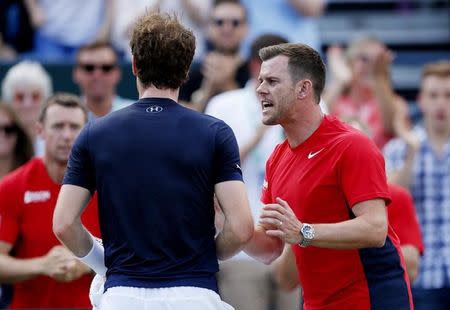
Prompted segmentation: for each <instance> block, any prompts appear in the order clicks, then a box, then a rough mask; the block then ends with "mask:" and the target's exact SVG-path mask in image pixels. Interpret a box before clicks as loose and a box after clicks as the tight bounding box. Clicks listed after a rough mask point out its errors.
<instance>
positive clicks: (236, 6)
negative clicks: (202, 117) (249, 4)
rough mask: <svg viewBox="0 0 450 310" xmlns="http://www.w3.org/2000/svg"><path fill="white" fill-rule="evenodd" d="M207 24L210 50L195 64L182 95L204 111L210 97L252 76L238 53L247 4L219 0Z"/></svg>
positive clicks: (182, 97)
mask: <svg viewBox="0 0 450 310" xmlns="http://www.w3.org/2000/svg"><path fill="white" fill-rule="evenodd" d="M207 27H208V29H207V40H208V42H207V44H208V47H207V52H206V54H205V56H204V57H203V59H202V60H201V61H200V62H194V63H193V64H192V66H191V69H190V71H189V79H188V81H187V82H186V83H185V84H184V85H182V87H181V89H180V97H179V98H180V100H181V101H184V102H188V103H192V104H193V107H194V108H195V109H197V110H199V111H202V112H203V111H204V109H205V106H206V104H207V103H208V101H209V99H210V98H211V97H213V96H215V95H217V94H219V93H221V92H224V91H227V90H232V89H237V88H241V87H243V86H244V85H245V83H247V80H248V79H249V73H248V69H247V64H246V62H245V60H244V59H243V58H242V57H241V55H240V53H239V50H240V47H241V43H242V40H243V39H244V37H245V35H246V33H247V12H246V9H245V7H244V6H242V4H240V2H239V1H238V0H216V1H215V2H214V4H213V8H212V11H211V14H210V16H209V20H208V26H207Z"/></svg>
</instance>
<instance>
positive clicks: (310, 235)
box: [299, 223, 315, 248]
mask: <svg viewBox="0 0 450 310" xmlns="http://www.w3.org/2000/svg"><path fill="white" fill-rule="evenodd" d="M314 234H315V232H314V227H313V226H312V225H311V224H307V223H303V226H302V228H301V229H300V235H301V236H302V241H300V243H299V245H300V246H301V247H302V248H306V247H307V246H308V245H310V244H311V242H312V241H313V239H314Z"/></svg>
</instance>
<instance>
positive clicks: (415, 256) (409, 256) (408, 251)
mask: <svg viewBox="0 0 450 310" xmlns="http://www.w3.org/2000/svg"><path fill="white" fill-rule="evenodd" d="M400 248H401V250H402V254H403V258H404V259H405V265H406V270H407V272H408V277H409V281H410V283H413V282H414V280H415V279H416V278H417V274H418V273H419V261H420V253H419V250H417V248H416V247H415V246H414V245H411V244H405V245H402V246H400Z"/></svg>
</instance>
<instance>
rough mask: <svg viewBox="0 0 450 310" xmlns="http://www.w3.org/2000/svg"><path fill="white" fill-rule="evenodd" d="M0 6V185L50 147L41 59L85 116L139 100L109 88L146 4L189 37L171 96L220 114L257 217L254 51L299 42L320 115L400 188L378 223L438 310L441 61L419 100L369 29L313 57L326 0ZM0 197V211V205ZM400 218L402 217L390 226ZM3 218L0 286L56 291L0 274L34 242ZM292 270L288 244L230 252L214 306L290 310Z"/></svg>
mask: <svg viewBox="0 0 450 310" xmlns="http://www.w3.org/2000/svg"><path fill="white" fill-rule="evenodd" d="M399 2H402V1H399ZM403 2H404V1H403ZM0 9H1V22H0V61H3V62H12V63H13V65H12V66H11V68H10V69H9V70H8V72H7V73H6V75H5V76H0V80H1V101H2V102H1V103H0V180H2V179H4V178H8V175H9V174H10V173H11V172H12V171H14V170H15V169H17V168H19V167H21V166H22V165H24V164H25V163H27V162H29V161H30V160H32V159H33V157H37V156H39V157H42V156H43V157H44V159H45V158H47V157H48V156H49V154H48V153H49V152H51V151H52V150H51V149H49V148H48V146H47V145H46V143H48V142H47V141H48V140H49V139H50V138H49V135H48V134H47V135H45V130H42V129H41V130H39V126H44V125H45V119H42V113H41V109H42V107H43V106H44V105H45V103H46V102H48V100H49V98H53V100H54V98H55V97H54V94H55V93H58V92H59V91H60V90H58V89H54V88H53V86H52V85H53V83H52V76H50V75H49V73H48V72H47V71H46V69H45V64H47V63H50V62H64V63H69V64H73V70H72V79H73V81H74V83H75V84H76V85H77V87H78V88H79V93H80V96H79V99H80V100H81V101H82V102H83V104H84V106H85V107H86V108H87V119H88V120H92V119H94V118H97V117H102V116H104V115H106V114H108V113H110V112H113V111H115V110H118V109H121V108H123V107H126V106H128V105H130V104H132V103H133V102H134V101H135V100H137V98H123V97H121V96H120V94H118V93H117V85H118V83H119V82H120V80H121V78H122V71H121V70H122V67H121V64H123V63H124V62H125V63H126V62H128V61H129V60H130V59H131V53H130V47H129V45H128V42H129V36H128V32H129V29H130V27H131V26H132V25H133V22H134V21H135V19H136V17H137V16H138V15H139V14H141V13H142V12H143V10H157V9H158V10H161V11H164V12H175V13H177V14H178V15H179V18H180V20H181V21H182V22H183V23H184V24H185V25H187V26H188V27H189V28H191V29H192V30H193V31H194V33H195V35H196V38H197V50H196V54H195V61H194V63H193V64H192V66H191V70H190V72H189V78H188V80H187V81H186V83H185V84H184V85H183V86H182V88H181V90H180V102H181V103H182V104H183V105H185V106H187V107H189V108H192V109H195V110H197V111H199V112H201V113H207V114H210V115H212V116H215V117H217V118H220V119H223V120H224V121H225V122H226V123H227V124H229V125H230V127H231V128H232V129H233V131H235V135H236V138H237V141H238V144H239V148H240V155H241V162H242V171H243V176H244V180H245V182H246V185H247V190H248V192H249V200H250V205H251V207H252V211H253V215H254V217H255V218H257V217H258V214H259V213H258V212H259V207H260V206H259V195H260V188H261V186H262V182H263V179H264V169H265V161H266V159H267V158H268V156H269V154H270V153H271V151H272V149H273V148H274V146H275V145H276V144H278V143H280V142H281V141H282V140H283V138H284V137H283V132H282V130H281V128H280V127H272V128H269V127H267V126H264V125H262V123H261V115H260V103H259V102H258V99H257V96H256V92H255V89H256V86H257V84H258V73H259V68H260V65H261V61H260V59H259V57H258V50H259V49H260V48H262V47H265V46H268V45H273V44H279V43H283V42H298V43H305V44H308V45H310V46H312V47H314V48H315V49H317V50H319V51H320V52H323V53H324V54H325V55H326V59H327V75H328V77H327V82H326V87H325V91H324V93H323V96H322V98H321V103H320V104H321V107H322V110H323V112H324V113H329V114H331V115H334V116H336V117H338V118H340V119H342V120H345V121H348V122H351V121H355V122H357V123H358V126H359V128H360V129H361V130H363V131H364V132H365V133H366V134H367V135H369V136H370V137H371V138H372V139H373V141H374V143H375V144H376V145H377V146H378V147H379V148H380V149H381V150H383V152H384V155H385V161H386V171H387V174H388V181H389V182H390V183H392V184H396V185H400V186H401V187H402V189H400V191H402V192H403V193H402V195H403V196H404V198H402V201H403V202H404V203H400V204H397V206H396V209H395V210H396V212H395V214H397V215H394V214H392V215H391V214H390V218H389V219H390V220H391V216H392V218H393V219H392V223H394V222H396V225H398V227H399V228H398V229H399V233H398V236H399V238H400V244H401V245H402V251H403V255H404V256H405V261H406V265H407V268H408V273H409V276H410V279H411V280H412V281H413V284H412V288H413V295H414V302H415V303H416V307H417V309H445V308H446V306H445V305H447V307H450V57H449V58H447V59H442V60H439V61H436V62H433V63H429V64H427V65H425V66H424V67H423V70H422V75H421V80H420V81H421V82H420V85H417V102H415V103H408V102H407V100H405V98H403V97H402V96H401V95H400V94H398V92H396V90H395V89H394V86H393V83H392V76H391V71H392V62H393V57H394V55H393V52H392V50H390V48H389V47H388V46H387V45H386V44H385V43H384V42H383V41H381V40H380V39H379V38H377V37H374V36H372V35H370V34H367V35H365V36H362V37H358V38H355V40H353V41H352V42H347V44H346V46H345V47H344V46H338V45H333V46H330V47H328V48H327V50H324V51H322V43H321V40H320V34H319V28H318V19H319V18H320V17H321V16H322V15H323V14H324V12H325V10H326V9H327V1H326V0H285V1H281V0H279V1H273V0H261V1H250V0H248V1H247V0H241V1H238V0H214V1H213V0H126V1H125V0H80V1H73V0H58V1H54V0H23V1H13V0H9V1H2V3H1V4H0ZM129 70H131V68H130V69H129ZM57 96H59V95H57ZM412 104H417V105H418V108H419V109H420V111H421V112H422V115H423V118H422V119H420V120H419V121H418V122H413V120H412V119H411V117H410V116H409V111H410V107H411V105H412ZM40 115H41V118H40ZM48 121H49V120H48V119H47V122H48ZM43 128H45V126H44V127H43ZM48 130H50V129H48ZM43 132H44V134H43ZM58 139H61V141H66V140H67V141H69V140H70V141H69V142H67V141H66V142H67V143H66V144H67V145H71V143H73V141H72V140H73V139H74V137H71V138H67V137H66V138H65V137H64V135H61V137H60V138H58ZM46 156H47V157H46ZM65 161H66V162H67V159H65ZM44 162H45V160H44ZM62 162H63V163H64V159H63V160H62ZM361 173H364V172H363V171H362V172H361ZM0 184H2V183H0ZM33 190H35V191H36V192H39V188H35V189H33ZM300 190H301V189H300ZM2 191H3V192H5V189H3V190H2V185H0V194H1V193H2ZM5 195H6V194H5ZM393 196H394V194H393ZM2 197H4V196H2V195H0V213H1V212H5V211H4V210H5V209H7V208H8V205H6V204H7V202H6V201H5V200H1V199H2ZM19 200H20V197H19ZM399 201H400V199H399ZM405 201H406V202H405ZM411 206H412V207H411ZM388 208H389V207H388ZM403 208H404V209H403ZM398 210H400V211H398ZM405 210H406V211H405ZM407 210H410V211H407ZM407 212H410V213H409V215H410V216H409V217H408V218H409V220H408V221H406V220H402V219H403V218H404V217H405V214H406V213H407ZM0 216H3V214H0ZM15 216H16V217H17V222H18V223H19V224H17V227H16V226H15V227H16V228H15V229H16V230H17V231H16V234H17V237H16V238H14V239H10V238H7V237H5V236H6V235H5V234H4V233H3V231H2V229H1V228H0V282H1V283H13V284H14V287H15V289H17V288H16V287H19V289H20V287H22V288H23V287H24V285H26V283H27V281H30V279H35V278H36V277H51V278H53V281H54V282H55V283H56V282H58V283H60V284H61V283H62V284H61V285H68V283H69V282H70V281H67V279H62V280H61V278H58V276H52V275H51V274H49V273H48V272H47V271H42V272H36V271H30V273H29V274H27V275H26V276H24V275H23V274H19V273H18V274H17V276H16V277H15V278H14V275H11V274H8V277H7V276H5V274H6V273H7V272H6V271H7V269H8V266H9V264H15V263H16V262H15V261H14V259H16V258H17V255H16V254H17V253H21V252H20V249H21V247H24V246H27V245H26V244H27V242H31V243H33V242H41V241H40V240H39V237H43V238H44V237H45V234H44V235H42V236H36V237H35V239H32V240H26V239H24V238H23V236H26V232H23V231H21V229H23V226H21V224H20V223H21V220H22V219H21V218H20V216H19V215H18V214H16V215H15ZM3 223H4V221H3V222H1V223H0V225H4V224H3ZM34 224H35V225H36V226H40V225H44V222H38V221H36V222H35V223H34ZM417 225H418V226H417ZM417 227H419V228H418V229H416V228H417ZM48 229H51V227H49V228H48ZM412 235H414V237H411V236H412ZM409 237H410V238H409ZM5 245H6V246H5ZM43 251H44V249H43ZM51 251H52V247H50V245H49V247H48V249H45V252H42V253H41V254H40V255H37V254H36V253H31V252H30V253H29V256H20V258H17V260H23V259H32V258H39V257H47V258H48V256H49V255H50V254H49V253H50V252H51ZM22 254H23V253H22ZM52 255H55V254H54V253H53V254H52ZM5 258H7V259H5ZM9 259H11V260H9ZM292 265H293V264H292V256H291V253H290V251H289V249H288V248H286V249H285V253H284V254H283V256H282V257H281V258H280V259H279V260H278V261H277V262H275V263H274V264H273V265H272V266H265V265H263V264H260V263H257V262H256V261H254V260H252V259H251V258H249V257H248V256H246V255H244V254H239V255H237V256H236V257H234V258H233V259H231V260H229V261H226V262H223V263H222V264H221V271H220V272H219V274H218V280H219V288H220V290H221V293H222V298H223V299H224V300H225V301H226V302H228V303H229V304H231V305H233V306H235V307H236V309H242V310H247V309H248V310H252V309H255V310H256V309H273V310H289V309H299V307H300V304H301V301H300V299H301V298H300V297H301V293H300V288H299V285H298V283H296V282H295V281H289V279H290V277H289V275H292V274H295V273H296V271H295V268H289V267H292ZM38 279H39V278H38ZM34 283H35V284H36V285H39V284H38V283H39V281H35V282H34ZM42 283H47V282H42ZM48 283H52V282H51V281H50V282H48ZM48 285H49V286H51V285H53V284H48ZM86 289H87V288H86ZM8 290H9V289H8V288H6V287H3V290H2V292H3V293H2V299H3V301H4V304H3V305H2V306H3V307H4V306H6V305H7V304H8V303H9V302H10V300H9V299H10V298H8V296H7V294H6V293H5V292H8ZM67 293H68V294H70V292H67ZM33 294H36V293H35V292H31V293H30V296H31V297H29V298H32V296H33ZM13 296H14V295H13ZM14 298H15V297H13V300H14ZM17 304H21V303H17ZM443 305H444V306H443ZM46 306H47V307H52V305H51V304H47V305H46ZM82 306H84V304H82ZM30 307H33V306H30ZM30 307H29V308H30ZM34 307H41V305H36V306H34ZM53 307H56V306H53ZM58 307H62V308H64V306H61V305H59V306H58ZM67 307H69V306H67ZM439 307H441V308H439Z"/></svg>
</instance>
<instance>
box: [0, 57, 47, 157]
mask: <svg viewBox="0 0 450 310" xmlns="http://www.w3.org/2000/svg"><path fill="white" fill-rule="evenodd" d="M51 94H52V81H51V78H50V75H49V74H48V73H47V72H46V71H45V69H44V68H43V67H42V65H41V64H39V63H38V62H33V61H22V62H19V63H18V64H16V65H14V66H12V67H11V68H10V69H9V70H8V72H7V73H6V75H5V78H4V79H3V82H2V99H3V101H4V102H5V103H7V104H11V106H12V107H13V109H14V111H15V112H16V114H17V116H18V117H19V120H20V122H21V123H22V124H23V126H24V127H25V129H26V131H27V133H28V134H29V135H30V137H31V138H32V140H33V144H34V153H35V154H36V155H38V156H40V155H42V154H43V152H44V146H43V141H42V139H40V138H39V137H38V135H37V132H36V122H37V120H38V117H39V111H40V109H41V107H42V104H43V103H44V101H45V100H47V98H49V97H50V95H51Z"/></svg>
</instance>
